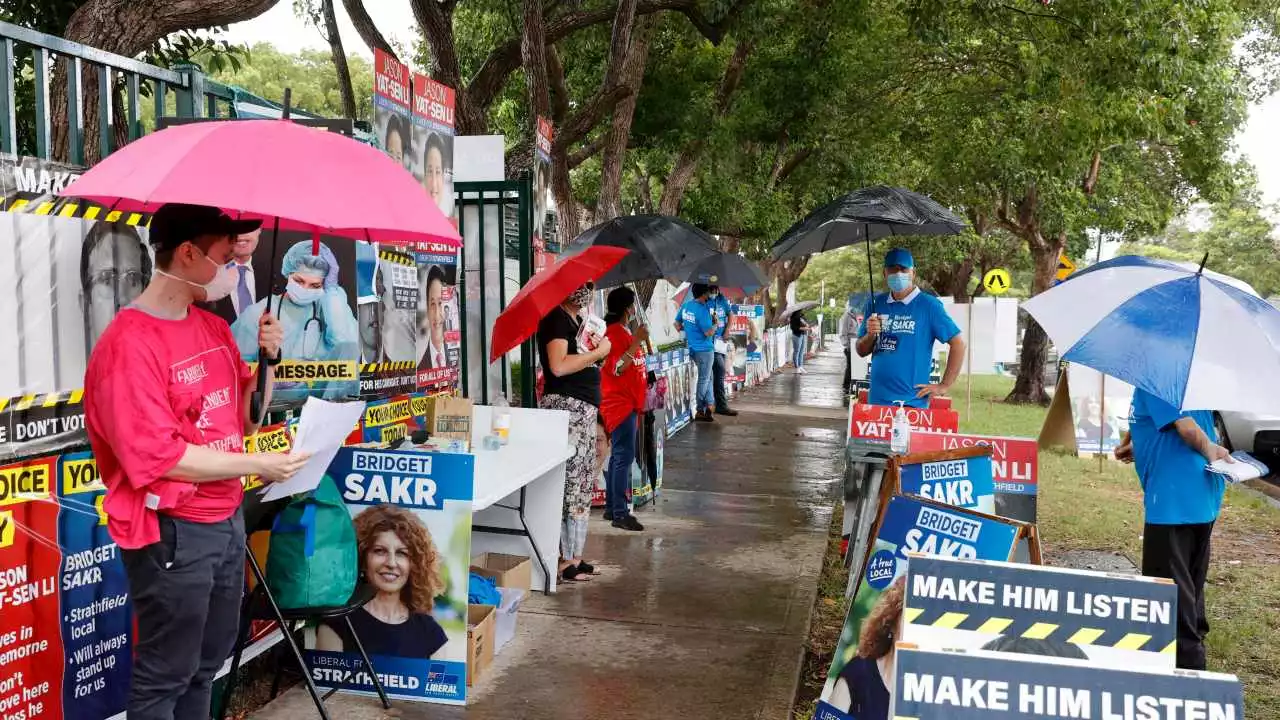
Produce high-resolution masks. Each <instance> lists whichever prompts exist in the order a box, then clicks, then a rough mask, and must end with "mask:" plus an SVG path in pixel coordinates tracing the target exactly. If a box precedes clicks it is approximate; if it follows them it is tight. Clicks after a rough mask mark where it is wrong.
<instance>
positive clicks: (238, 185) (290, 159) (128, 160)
mask: <svg viewBox="0 0 1280 720" xmlns="http://www.w3.org/2000/svg"><path fill="white" fill-rule="evenodd" d="M60 194H61V195H64V196H68V197H78V198H83V199H85V200H89V201H92V202H96V203H98V204H101V205H103V206H106V207H108V208H111V209H114V210H121V211H125V212H152V211H154V210H155V209H156V208H158V207H160V206H161V205H163V204H165V203H192V204H196V205H212V206H215V207H219V208H222V209H223V210H224V211H226V212H228V213H229V214H231V215H232V216H238V217H242V218H261V219H263V220H266V221H271V222H274V221H276V220H277V219H278V221H279V228H280V229H281V230H304V231H309V232H313V233H324V234H328V235H339V236H343V237H351V238H356V239H361V240H369V241H372V242H384V243H392V244H400V245H407V244H411V243H443V244H445V245H448V246H450V247H457V246H458V245H460V244H461V238H460V237H459V236H458V231H457V230H456V229H454V227H453V224H452V223H451V222H450V221H449V219H448V218H446V217H445V216H444V214H443V213H441V212H440V210H439V208H438V207H437V206H436V203H435V202H434V201H433V200H432V199H431V197H430V196H429V195H428V194H427V192H426V190H425V189H424V188H423V187H422V185H421V184H420V183H419V182H418V181H417V180H416V179H414V177H413V175H411V174H410V173H408V172H406V171H405V169H404V168H403V167H402V166H401V165H400V164H399V163H397V162H396V161H394V160H392V159H391V158H390V157H388V156H386V155H384V154H383V153H382V152H380V151H378V150H377V149H375V148H373V147H370V146H368V145H365V144H363V143H360V142H357V141H355V140H352V139H351V138H348V137H345V136H343V135H339V134H338V133H333V132H329V131H326V130H318V129H315V128H309V127H305V126H303V125H299V124H297V123H293V122H289V121H287V120H228V121H211V122H203V123H193V124H189V125H178V126H175V127H171V128H168V129H165V130H161V131H159V132H156V133H152V134H151V135H147V136H145V137H142V138H141V139H138V140H135V141H134V142H132V143H129V144H128V145H126V146H125V147H123V148H121V149H120V150H118V151H116V152H115V153H112V154H111V155H109V156H108V157H107V158H106V159H105V160H103V161H102V162H100V163H98V164H97V165H95V166H94V167H93V168H92V169H90V170H89V171H88V172H86V173H85V174H84V175H83V176H81V177H80V179H78V180H76V181H75V182H73V183H71V184H70V185H69V186H67V188H66V189H65V190H63V191H62V192H61V193H60Z"/></svg>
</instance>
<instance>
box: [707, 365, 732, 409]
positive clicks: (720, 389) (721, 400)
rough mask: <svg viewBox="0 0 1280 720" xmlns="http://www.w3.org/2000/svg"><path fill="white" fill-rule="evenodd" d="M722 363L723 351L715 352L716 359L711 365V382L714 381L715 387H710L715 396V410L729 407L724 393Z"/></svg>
mask: <svg viewBox="0 0 1280 720" xmlns="http://www.w3.org/2000/svg"><path fill="white" fill-rule="evenodd" d="M724 364H725V356H724V353H716V359H715V360H714V361H713V362H712V365H711V377H712V382H713V383H715V387H714V388H712V390H713V391H714V392H715V396H716V410H728V409H729V399H728V398H726V397H725V395H724V373H725V369H724Z"/></svg>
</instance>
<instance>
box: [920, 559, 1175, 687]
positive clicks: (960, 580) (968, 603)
mask: <svg viewBox="0 0 1280 720" xmlns="http://www.w3.org/2000/svg"><path fill="white" fill-rule="evenodd" d="M1177 607H1178V588H1177V586H1176V585H1174V584H1173V582H1172V581H1170V580H1166V579H1163V578H1148V577H1142V576H1139V575H1120V574H1111V573H1099V572H1089V571H1086V570H1072V569H1067V568H1049V567H1043V566H1037V565H1020V564H1014V563H1007V562H995V561H982V560H957V559H953V558H941V557H929V556H927V555H913V556H911V558H910V560H909V561H908V563H907V587H906V595H905V597H904V599H903V611H902V620H903V623H902V631H901V633H900V634H899V637H898V639H899V640H901V641H903V642H909V643H914V644H916V645H918V646H919V647H921V648H925V649H934V650H990V651H998V652H1018V649H1017V648H1019V647H1022V646H1030V645H1032V644H1038V645H1039V646H1041V647H1042V649H1043V650H1044V651H1045V652H1053V653H1054V654H1055V655H1058V656H1063V657H1066V656H1075V655H1077V654H1078V655H1082V656H1084V658H1085V659H1087V660H1089V661H1090V662H1092V663H1094V664H1102V665H1107V666H1108V667H1119V668H1139V667H1141V668H1151V669H1155V670H1172V669H1174V667H1175V664H1176V663H1175V659H1176V649H1177V643H1176V641H1177ZM1065 645H1071V646H1074V648H1076V650H1073V649H1071V648H1066V647H1064V646H1065Z"/></svg>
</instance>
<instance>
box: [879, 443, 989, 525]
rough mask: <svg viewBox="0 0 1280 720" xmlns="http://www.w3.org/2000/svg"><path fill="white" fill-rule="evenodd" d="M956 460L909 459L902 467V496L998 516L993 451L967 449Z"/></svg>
mask: <svg viewBox="0 0 1280 720" xmlns="http://www.w3.org/2000/svg"><path fill="white" fill-rule="evenodd" d="M949 454H951V455H952V457H947V458H939V459H928V460H926V459H917V458H923V457H926V456H922V455H908V456H907V457H905V458H902V460H901V462H899V463H898V473H897V476H898V488H899V489H898V492H900V493H901V494H903V495H919V496H921V497H926V498H929V499H930V500H936V501H937V502H940V503H945V504H947V505H951V506H953V507H959V508H965V509H967V510H978V511H980V512H984V513H987V514H995V510H996V494H995V493H996V489H995V482H994V480H993V479H992V468H991V448H989V447H983V446H978V447H973V448H963V449H961V450H958V451H957V452H955V453H949Z"/></svg>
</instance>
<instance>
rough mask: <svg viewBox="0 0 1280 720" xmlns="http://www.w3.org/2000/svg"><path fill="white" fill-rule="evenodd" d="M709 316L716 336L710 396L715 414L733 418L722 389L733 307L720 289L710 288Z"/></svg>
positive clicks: (734, 411) (735, 411)
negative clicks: (712, 399)
mask: <svg viewBox="0 0 1280 720" xmlns="http://www.w3.org/2000/svg"><path fill="white" fill-rule="evenodd" d="M707 307H708V308H709V309H710V310H711V315H712V317H713V318H714V319H715V321H716V334H715V337H714V338H713V343H714V350H715V358H714V359H713V362H712V365H711V371H712V372H711V385H712V388H711V390H712V394H713V395H715V398H716V410H715V412H716V414H717V415H725V416H728V417H733V416H735V415H737V414H738V411H737V410H734V409H732V408H730V407H729V398H728V396H727V394H726V393H725V389H724V376H725V367H726V365H727V364H728V363H727V361H728V357H729V341H728V335H729V323H730V322H731V321H732V320H733V307H732V306H731V305H730V304H729V299H728V298H726V297H725V296H724V293H722V292H720V288H719V287H716V286H715V285H712V286H711V301H710V302H708V303H707Z"/></svg>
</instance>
